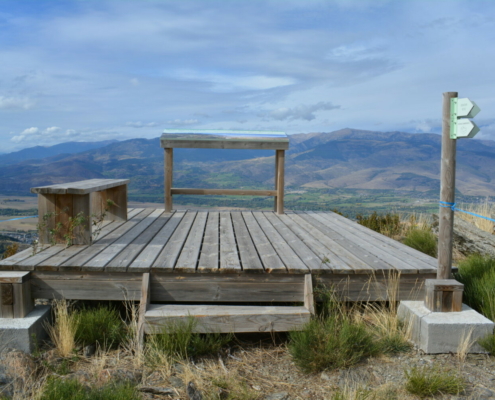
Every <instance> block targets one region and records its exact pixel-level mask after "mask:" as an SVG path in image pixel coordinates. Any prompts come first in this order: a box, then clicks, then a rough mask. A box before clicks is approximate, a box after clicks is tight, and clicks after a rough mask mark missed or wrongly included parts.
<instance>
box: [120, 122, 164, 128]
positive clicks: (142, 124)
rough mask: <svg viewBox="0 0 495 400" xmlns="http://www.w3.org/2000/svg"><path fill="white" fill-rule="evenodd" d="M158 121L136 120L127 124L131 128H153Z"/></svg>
mask: <svg viewBox="0 0 495 400" xmlns="http://www.w3.org/2000/svg"><path fill="white" fill-rule="evenodd" d="M157 125H158V123H156V122H147V123H145V122H141V121H136V122H126V123H125V126H129V127H131V128H147V127H148V128H151V127H154V126H157Z"/></svg>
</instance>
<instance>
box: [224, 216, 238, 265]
mask: <svg viewBox="0 0 495 400" xmlns="http://www.w3.org/2000/svg"><path fill="white" fill-rule="evenodd" d="M219 271H220V272H240V271H241V263H240V260H239V254H238V253H237V247H236V242H235V237H234V229H233V227H232V219H231V217H230V213H228V212H221V213H220V269H219Z"/></svg>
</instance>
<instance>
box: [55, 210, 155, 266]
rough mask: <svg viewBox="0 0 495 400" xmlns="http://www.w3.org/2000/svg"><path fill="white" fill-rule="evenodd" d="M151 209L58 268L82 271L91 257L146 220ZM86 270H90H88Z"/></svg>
mask: <svg viewBox="0 0 495 400" xmlns="http://www.w3.org/2000/svg"><path fill="white" fill-rule="evenodd" d="M152 211H153V209H142V210H141V211H140V212H138V213H137V214H136V215H135V216H134V218H132V219H130V220H128V221H126V222H125V223H123V224H122V225H120V226H119V227H118V228H117V229H114V230H113V231H111V232H110V233H108V234H106V235H105V236H103V237H102V238H101V239H98V240H97V241H96V242H95V243H94V244H93V245H91V246H89V247H87V248H86V249H84V251H82V252H81V253H79V254H77V255H76V256H74V257H72V258H69V259H68V260H67V261H66V262H64V263H63V264H61V265H60V267H64V268H68V267H72V270H78V271H79V270H84V269H85V268H84V267H83V266H84V265H85V264H86V263H87V262H88V261H90V260H91V259H92V258H93V257H95V256H96V255H98V253H100V252H101V251H103V250H104V249H105V248H106V247H107V246H109V245H111V244H112V243H113V242H114V241H116V240H118V239H119V238H120V237H121V236H122V235H125V234H126V232H128V231H129V230H131V229H132V228H133V227H134V226H136V225H137V224H138V223H139V222H141V221H142V220H143V219H144V218H146V217H147V216H148V215H149V214H151V212H152ZM87 270H91V269H90V268H88V269H87ZM95 270H97V271H98V270H100V271H101V270H102V269H100V268H96V269H95Z"/></svg>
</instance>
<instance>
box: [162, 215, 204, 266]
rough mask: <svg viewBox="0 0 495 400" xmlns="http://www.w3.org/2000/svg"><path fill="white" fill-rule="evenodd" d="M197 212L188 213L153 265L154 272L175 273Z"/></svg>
mask: <svg viewBox="0 0 495 400" xmlns="http://www.w3.org/2000/svg"><path fill="white" fill-rule="evenodd" d="M196 215H197V212H196V211H188V212H187V213H186V215H185V216H184V217H183V218H182V220H181V221H180V224H179V226H178V227H177V228H176V229H175V231H174V233H173V234H172V237H171V238H170V239H169V241H168V242H167V244H166V246H165V247H164V248H163V250H162V251H161V252H160V254H159V255H158V257H157V258H156V260H155V262H154V263H153V266H152V270H153V271H156V272H173V269H174V267H175V263H176V262H177V259H178V258H179V255H180V252H181V251H182V247H183V246H184V243H185V242H186V239H187V236H188V235H189V231H190V230H191V227H192V225H193V222H194V219H195V218H196Z"/></svg>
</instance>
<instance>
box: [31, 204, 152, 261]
mask: <svg viewBox="0 0 495 400" xmlns="http://www.w3.org/2000/svg"><path fill="white" fill-rule="evenodd" d="M141 210H142V209H141ZM136 214H137V212H132V214H131V215H132V216H134V215H136ZM124 222H125V221H118V222H117V221H103V224H102V229H101V230H100V232H99V233H98V235H97V236H98V237H99V238H100V239H101V238H103V237H105V236H106V235H108V234H109V233H110V232H112V231H113V230H115V229H117V228H118V227H119V226H121V225H122V224H124ZM112 223H113V224H112ZM110 224H111V227H110V226H108V225H110ZM107 226H108V228H107ZM103 228H105V229H103ZM93 238H95V234H93ZM87 248H88V245H74V246H70V247H68V248H66V249H65V250H63V251H61V252H60V253H57V254H56V255H54V256H53V257H50V258H48V259H46V260H45V261H43V262H41V263H39V264H38V266H37V268H36V269H38V270H44V269H46V270H49V271H50V270H53V269H56V268H55V267H59V269H61V270H71V269H73V268H74V267H60V266H61V265H62V264H64V263H65V262H66V261H67V260H69V259H70V258H71V257H74V256H75V255H77V254H79V253H81V252H82V251H84V250H85V249H87ZM79 268H80V267H79V266H78V267H76V270H77V269H79Z"/></svg>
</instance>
